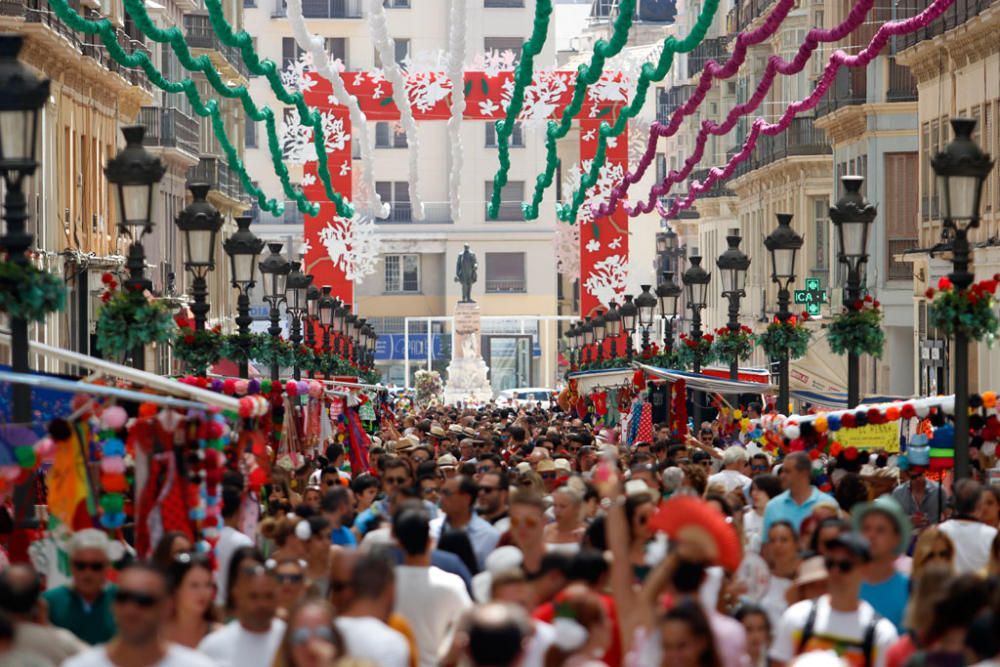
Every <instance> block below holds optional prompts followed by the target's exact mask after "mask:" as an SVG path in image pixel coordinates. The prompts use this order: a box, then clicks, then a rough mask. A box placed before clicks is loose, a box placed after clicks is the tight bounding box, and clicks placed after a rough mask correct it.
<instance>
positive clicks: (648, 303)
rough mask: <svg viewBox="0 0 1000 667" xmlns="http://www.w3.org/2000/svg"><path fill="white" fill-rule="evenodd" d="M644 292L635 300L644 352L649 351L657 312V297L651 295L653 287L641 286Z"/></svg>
mask: <svg viewBox="0 0 1000 667" xmlns="http://www.w3.org/2000/svg"><path fill="white" fill-rule="evenodd" d="M639 287H641V288H642V292H641V293H640V294H639V296H637V297H636V298H635V307H636V310H638V312H639V327H640V328H641V329H642V351H643V352H646V351H647V350H649V329H650V328H651V327H652V326H653V319H654V317H653V316H654V314H655V312H656V297H655V296H653V295H652V294H651V293H650V291H649V290H650V288H651V287H652V285H639Z"/></svg>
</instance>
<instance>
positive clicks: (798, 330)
mask: <svg viewBox="0 0 1000 667" xmlns="http://www.w3.org/2000/svg"><path fill="white" fill-rule="evenodd" d="M811 338H812V332H811V331H810V330H809V329H807V328H805V327H804V326H802V324H801V322H800V321H799V319H798V318H797V317H795V315H792V316H791V317H790V318H788V321H787V322H781V321H780V320H778V318H775V319H774V321H773V322H771V323H770V324H768V325H767V329H765V330H764V333H761V334H758V336H757V345H758V346H759V347H760V348H761V349H762V350H764V353H765V354H766V355H767V356H768V357H769V358H777V357H780V356H781V355H782V354H784V352H785V350H788V357H789V359H798V358H800V357H802V356H803V355H805V353H806V350H808V349H809V340H810V339H811Z"/></svg>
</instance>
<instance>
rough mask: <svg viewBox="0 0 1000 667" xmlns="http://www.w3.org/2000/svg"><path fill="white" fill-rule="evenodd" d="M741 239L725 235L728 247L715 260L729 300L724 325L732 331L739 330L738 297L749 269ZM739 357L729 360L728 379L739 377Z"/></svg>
mask: <svg viewBox="0 0 1000 667" xmlns="http://www.w3.org/2000/svg"><path fill="white" fill-rule="evenodd" d="M742 240H743V239H742V238H741V237H740V236H738V235H736V234H731V235H729V236H727V237H726V243H727V244H728V246H729V247H728V248H726V250H725V252H723V253H722V254H721V255H719V258H718V259H717V260H715V265H716V266H717V267H718V268H719V272H720V273H721V274H722V296H724V297H726V298H727V299H728V300H729V312H728V315H729V321H728V322H727V323H726V326H727V327H728V328H729V331H731V332H732V333H734V334H735V333H737V332H738V331H739V330H740V299H742V298H743V297H744V296H746V280H747V271H748V270H749V269H750V258H749V257H747V255H746V253H744V252H743V251H742V250H740V241H742ZM739 361H740V360H739V359H738V358H737V357H736V356H735V355H734V356H733V358H732V359H730V360H729V379H730V380H738V379H739V372H740V369H739Z"/></svg>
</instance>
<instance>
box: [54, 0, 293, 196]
mask: <svg viewBox="0 0 1000 667" xmlns="http://www.w3.org/2000/svg"><path fill="white" fill-rule="evenodd" d="M47 1H48V3H49V6H50V7H51V8H52V11H54V12H55V14H56V16H58V17H59V19H60V20H62V21H63V22H65V23H66V24H67V25H68V26H69V27H70V28H72V29H73V30H75V31H77V32H81V33H84V34H86V35H94V34H98V35H100V37H101V41H102V42H103V43H104V46H105V47H106V48H107V49H108V53H109V54H110V55H111V57H112V58H113V59H114V60H115V62H117V63H118V64H120V65H122V66H124V67H128V68H130V69H135V68H140V69H142V71H143V72H144V73H145V74H146V76H147V77H148V78H149V80H150V82H151V83H152V84H153V85H154V86H156V87H157V88H159V89H160V90H163V91H164V92H167V93H173V94H182V93H183V94H184V95H186V96H187V98H188V100H189V101H190V102H191V106H192V108H193V109H194V111H195V113H197V114H198V115H199V116H201V117H203V118H209V119H211V122H212V130H213V132H214V134H215V136H216V138H217V139H218V140H219V144H220V145H221V146H222V150H223V151H224V152H225V154H226V159H227V161H228V163H229V167H230V168H231V169H232V170H233V171H235V172H236V173H237V174H238V175H239V177H240V181H241V182H242V184H243V187H244V189H245V190H246V191H247V192H248V193H249V194H250V196H251V197H253V198H255V199H256V200H257V204H258V206H260V208H261V209H263V210H265V211H270V212H271V213H273V214H275V215H281V214H282V213H283V212H284V209H285V206H284V204H283V203H282V202H279V201H277V200H275V199H268V198H267V196H266V195H265V194H264V193H263V191H262V190H261V189H260V188H258V187H257V186H255V185H254V184H253V181H252V180H251V179H250V176H249V174H247V170H246V166H245V165H244V164H243V161H242V160H241V159H240V156H239V153H238V152H237V150H236V147H235V146H233V145H232V143H231V142H230V141H229V138H228V137H227V136H226V128H225V123H224V122H223V120H222V116H221V114H220V113H219V108H218V104H217V103H216V101H215V100H208V101H207V102H202V100H201V96H200V95H199V94H198V88H197V86H196V85H195V83H194V81H192V80H191V79H182V80H181V81H170V80H169V79H167V78H165V77H164V76H163V74H162V73H161V72H160V71H159V70H158V69H156V66H155V65H153V63H152V61H150V59H149V56H148V55H146V53H145V52H144V51H136V52H135V53H127V52H126V51H125V50H124V49H123V48H122V47H121V45H120V44H119V43H118V38H117V36H116V34H115V28H114V26H113V25H112V24H111V22H110V21H108V20H107V19H99V20H97V21H90V20H88V19H85V18H83V17H82V16H80V15H79V14H78V13H77V12H76V10H74V9H73V8H72V7H70V6H69V4H68V2H67V1H66V0H47ZM188 60H189V62H190V63H193V64H194V66H195V67H197V68H198V69H197V71H202V72H204V73H205V76H206V77H207V78H209V79H211V78H212V77H213V76H214V77H215V79H217V80H218V79H219V73H218V72H217V71H216V70H215V68H214V67H212V63H211V61H210V60H209V59H208V57H207V56H199V57H198V58H196V59H192V58H190V54H188ZM247 101H249V104H250V106H251V108H252V111H253V113H251V110H250V109H247ZM243 103H244V109H247V114H248V115H249V116H250V117H251V118H252V119H253V120H254V121H260V120H263V121H264V122H265V124H266V125H267V128H268V138H269V142H271V143H272V146H271V151H272V152H271V159H272V162H275V163H276V164H281V165H282V167H283V166H284V165H283V163H282V162H281V150H280V147H278V146H277V132H276V131H275V127H274V114H273V112H272V111H271V110H270V109H269V108H267V107H264V109H262V110H258V109H257V107H256V106H255V105H254V104H253V101H252V100H250V99H249V96H247V97H246V99H245V100H244V101H243ZM276 147H277V153H276V154H275V148H276ZM276 173H278V176H279V177H280V176H281V173H280V172H279V171H278V170H277V167H276ZM282 185H283V186H286V189H285V194H286V195H288V196H290V197H292V198H293V200H294V201H296V202H297V203H298V205H299V209H300V210H302V211H303V212H308V211H311V210H312V204H311V203H310V202H309V201H308V200H307V199H305V198H303V197H301V195H299V193H297V192H296V191H295V189H294V188H292V187H291V184H290V183H287V184H286V179H283V180H282ZM303 207H304V208H303Z"/></svg>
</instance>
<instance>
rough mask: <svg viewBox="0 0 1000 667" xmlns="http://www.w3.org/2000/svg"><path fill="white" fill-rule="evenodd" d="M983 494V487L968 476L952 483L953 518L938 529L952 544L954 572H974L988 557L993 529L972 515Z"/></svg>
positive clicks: (994, 535) (994, 530)
mask: <svg viewBox="0 0 1000 667" xmlns="http://www.w3.org/2000/svg"><path fill="white" fill-rule="evenodd" d="M982 497H983V487H982V485H981V484H979V482H977V481H975V480H972V479H963V480H959V482H958V483H957V484H956V485H955V496H954V499H955V518H954V519H949V520H948V521H945V522H944V523H942V524H941V525H940V526H938V529H939V530H940V531H941V532H942V533H944V534H945V535H947V536H948V537H949V538H951V541H952V543H953V544H954V545H955V574H969V573H978V572H980V571H981V570H983V569H985V568H986V565H987V563H989V561H990V546H991V545H992V544H993V538H995V537H996V536H997V529H996V528H994V527H992V526H987V525H986V524H985V523H981V522H980V521H979V520H977V519H976V517H975V514H976V507H977V506H978V505H979V501H980V499H981V498H982Z"/></svg>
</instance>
